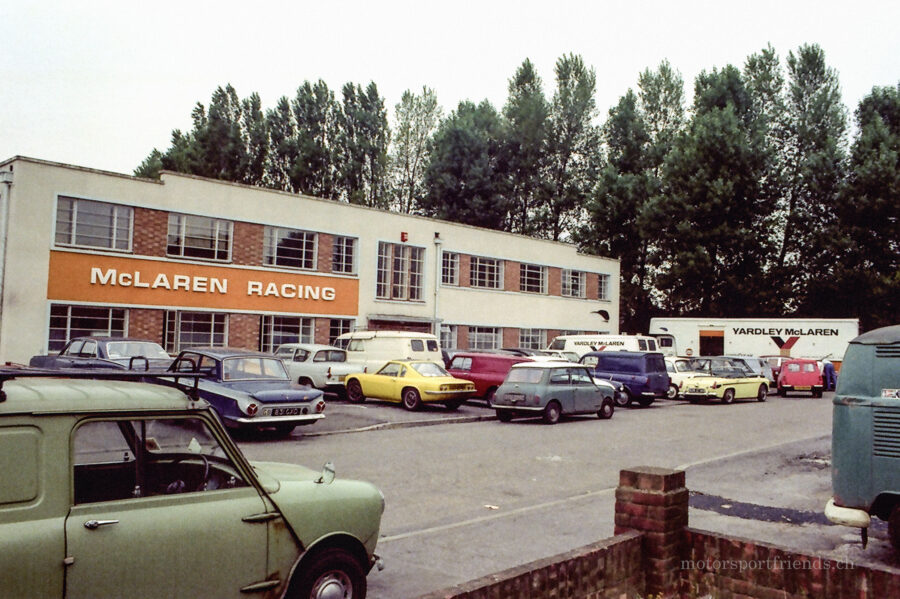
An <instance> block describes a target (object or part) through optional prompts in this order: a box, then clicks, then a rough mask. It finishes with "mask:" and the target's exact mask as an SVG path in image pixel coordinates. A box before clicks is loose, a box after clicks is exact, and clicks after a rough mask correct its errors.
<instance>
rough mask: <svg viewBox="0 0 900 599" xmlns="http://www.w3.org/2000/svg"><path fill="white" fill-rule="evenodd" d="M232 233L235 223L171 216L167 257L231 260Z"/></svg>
mask: <svg viewBox="0 0 900 599" xmlns="http://www.w3.org/2000/svg"><path fill="white" fill-rule="evenodd" d="M231 230H232V223H231V221H227V220H219V219H216V218H207V217H205V216H192V215H188V214H174V213H170V214H169V240H168V246H167V247H166V254H167V255H169V256H177V257H180V258H201V259H203V260H221V261H228V260H231Z"/></svg>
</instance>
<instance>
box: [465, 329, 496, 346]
mask: <svg viewBox="0 0 900 599" xmlns="http://www.w3.org/2000/svg"><path fill="white" fill-rule="evenodd" d="M488 335H490V339H491V343H490V345H486V344H484V343H483V342H482V340H483V339H486V338H487V336H488ZM468 341H469V349H471V350H476V349H500V346H501V344H502V341H503V331H502V329H501V328H500V327H481V326H478V327H475V326H470V327H469V334H468Z"/></svg>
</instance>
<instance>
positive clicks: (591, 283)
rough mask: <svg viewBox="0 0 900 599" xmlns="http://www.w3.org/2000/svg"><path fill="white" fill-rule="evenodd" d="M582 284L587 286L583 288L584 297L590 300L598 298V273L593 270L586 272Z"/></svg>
mask: <svg viewBox="0 0 900 599" xmlns="http://www.w3.org/2000/svg"><path fill="white" fill-rule="evenodd" d="M584 284H585V285H586V286H587V289H585V290H584V297H586V298H587V299H592V300H595V299H598V297H599V296H598V294H597V291H599V285H600V275H598V274H597V273H594V272H589V273H586V274H585V277H584Z"/></svg>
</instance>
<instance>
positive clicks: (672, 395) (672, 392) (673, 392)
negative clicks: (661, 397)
mask: <svg viewBox="0 0 900 599" xmlns="http://www.w3.org/2000/svg"><path fill="white" fill-rule="evenodd" d="M677 397H678V387H676V386H675V385H669V389H668V390H667V391H666V399H676V398H677Z"/></svg>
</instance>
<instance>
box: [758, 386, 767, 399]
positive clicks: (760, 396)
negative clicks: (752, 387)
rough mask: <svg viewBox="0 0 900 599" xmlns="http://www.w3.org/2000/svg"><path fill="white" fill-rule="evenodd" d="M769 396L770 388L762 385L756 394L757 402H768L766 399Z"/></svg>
mask: <svg viewBox="0 0 900 599" xmlns="http://www.w3.org/2000/svg"><path fill="white" fill-rule="evenodd" d="M768 396H769V387H768V386H766V385H760V386H759V391H758V392H757V393H756V401H766V398H767V397H768Z"/></svg>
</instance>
